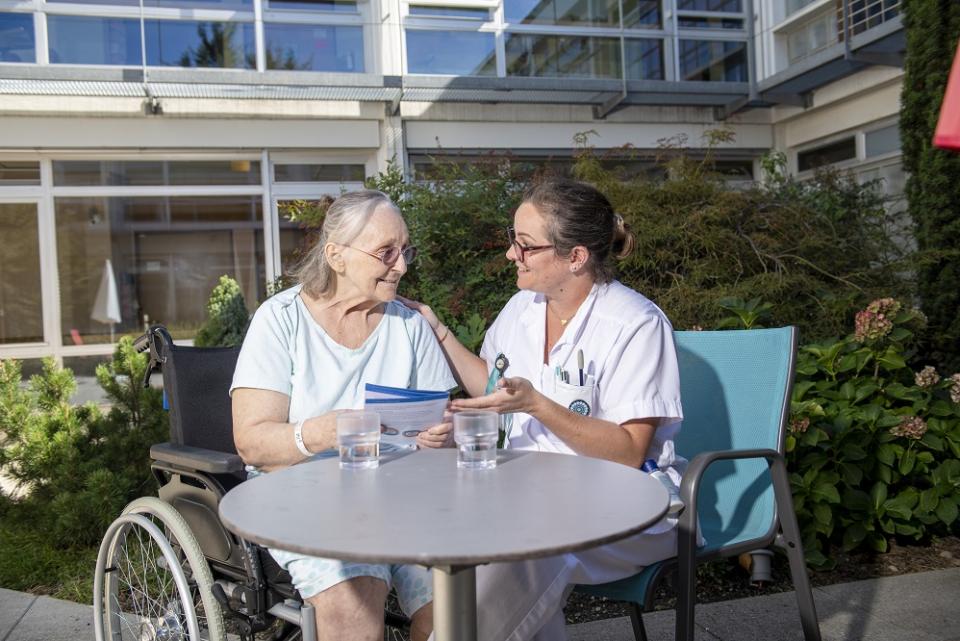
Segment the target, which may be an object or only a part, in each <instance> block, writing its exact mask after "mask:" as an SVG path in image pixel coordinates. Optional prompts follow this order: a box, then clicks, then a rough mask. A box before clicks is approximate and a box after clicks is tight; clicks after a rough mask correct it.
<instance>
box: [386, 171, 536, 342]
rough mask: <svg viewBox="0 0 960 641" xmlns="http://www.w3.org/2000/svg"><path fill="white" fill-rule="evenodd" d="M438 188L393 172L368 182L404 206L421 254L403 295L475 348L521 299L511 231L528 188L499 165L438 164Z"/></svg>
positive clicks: (403, 285)
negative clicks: (510, 251) (510, 257)
mask: <svg viewBox="0 0 960 641" xmlns="http://www.w3.org/2000/svg"><path fill="white" fill-rule="evenodd" d="M432 176H433V177H434V178H435V179H436V180H435V181H433V182H429V183H425V182H420V183H403V182H402V180H401V178H402V174H401V173H400V171H399V169H398V168H397V167H396V166H393V165H391V166H390V167H389V168H388V170H387V171H386V172H385V173H382V174H380V175H379V176H377V177H375V178H373V179H371V180H370V181H368V186H369V187H371V188H373V189H380V190H382V191H384V192H386V193H387V194H389V195H390V196H391V197H392V198H394V200H395V202H397V203H398V204H399V206H400V209H401V210H402V212H403V214H404V218H405V219H406V221H407V225H408V226H409V229H410V237H411V241H412V243H413V244H414V245H416V246H417V247H418V248H419V249H420V255H419V257H418V258H417V264H416V265H415V266H414V267H413V269H411V270H410V272H409V273H408V274H407V275H406V276H404V279H403V281H402V287H403V295H404V296H408V297H410V298H416V299H419V300H421V301H423V302H425V303H427V304H428V305H430V306H431V307H433V309H434V310H436V312H437V313H438V315H439V316H440V317H441V318H442V319H443V321H444V322H445V323H446V324H447V325H449V326H450V327H451V329H453V331H454V332H455V333H456V335H457V337H458V338H459V339H460V340H461V341H462V342H463V343H464V344H465V345H466V346H467V347H469V348H471V349H479V346H480V343H481V342H482V340H483V334H484V329H485V327H486V325H488V324H489V323H490V322H491V321H492V320H493V318H494V317H495V316H496V314H497V313H498V312H499V311H500V309H501V308H502V307H503V306H504V305H505V304H506V302H507V300H509V298H510V296H512V295H513V294H514V292H515V291H516V286H515V277H516V276H515V270H514V268H513V266H512V265H511V264H510V263H509V261H507V259H506V256H505V254H506V250H507V236H506V232H505V229H506V227H507V226H508V225H509V224H511V221H512V220H513V210H514V209H516V207H517V205H519V204H520V196H521V194H522V192H523V188H524V185H523V184H522V183H519V182H516V181H514V180H512V179H511V175H510V174H509V173H507V172H503V171H501V170H500V165H497V164H494V163H479V164H469V165H459V164H453V163H439V162H438V163H435V164H434V167H433V172H432Z"/></svg>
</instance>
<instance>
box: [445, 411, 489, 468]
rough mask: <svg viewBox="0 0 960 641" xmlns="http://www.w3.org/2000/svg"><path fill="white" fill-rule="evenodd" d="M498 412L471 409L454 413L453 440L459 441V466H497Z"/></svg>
mask: <svg viewBox="0 0 960 641" xmlns="http://www.w3.org/2000/svg"><path fill="white" fill-rule="evenodd" d="M499 425H500V417H499V415H498V414H497V413H496V412H489V411H486V410H470V411H466V412H457V413H456V414H454V415H453V440H454V441H456V442H457V467H460V468H464V469H468V470H489V469H491V468H494V467H496V466H497V430H498V427H499Z"/></svg>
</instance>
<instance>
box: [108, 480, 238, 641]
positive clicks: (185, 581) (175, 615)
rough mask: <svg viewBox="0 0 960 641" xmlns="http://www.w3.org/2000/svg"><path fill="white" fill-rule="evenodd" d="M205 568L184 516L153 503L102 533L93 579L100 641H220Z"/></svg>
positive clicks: (130, 510) (145, 502) (135, 508)
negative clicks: (104, 533)
mask: <svg viewBox="0 0 960 641" xmlns="http://www.w3.org/2000/svg"><path fill="white" fill-rule="evenodd" d="M212 585H213V578H212V576H211V574H210V566H209V565H207V561H206V559H204V557H203V553H202V552H201V550H200V545H199V544H198V543H197V540H196V537H194V536H193V533H192V532H191V531H190V528H189V527H188V526H187V524H186V522H185V521H184V520H183V517H181V516H180V514H179V513H178V512H177V511H176V510H175V509H174V508H173V507H171V506H170V505H168V504H167V503H164V502H163V501H161V500H160V499H158V498H154V497H143V498H139V499H137V500H135V501H133V502H132V503H130V504H129V505H128V506H127V507H126V508H124V510H123V514H121V515H120V517H118V518H117V520H115V521H114V522H113V523H112V524H111V525H110V527H109V528H108V530H107V533H106V535H104V537H103V542H102V543H101V545H100V553H99V555H98V557H97V568H96V574H95V575H94V586H93V587H94V593H93V599H94V603H93V604H94V632H95V634H96V639H97V641H128V640H132V641H200V640H204V641H224V639H225V638H226V637H225V633H224V628H223V616H222V613H221V611H220V605H219V604H218V603H217V601H216V599H214V597H213V593H212V592H211V587H212Z"/></svg>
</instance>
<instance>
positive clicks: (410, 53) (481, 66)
mask: <svg viewBox="0 0 960 641" xmlns="http://www.w3.org/2000/svg"><path fill="white" fill-rule="evenodd" d="M406 35H407V72H408V73H435V74H451V75H457V76H495V75H497V52H496V44H495V37H494V35H493V34H492V33H480V32H478V31H421V30H417V29H407V33H406Z"/></svg>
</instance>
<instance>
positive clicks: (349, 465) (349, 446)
mask: <svg viewBox="0 0 960 641" xmlns="http://www.w3.org/2000/svg"><path fill="white" fill-rule="evenodd" d="M337 445H338V446H339V447H340V468H341V469H346V470H367V469H372V468H375V467H378V466H379V465H380V415H379V414H378V413H376V412H370V411H367V410H349V411H346V412H341V413H340V414H337Z"/></svg>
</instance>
